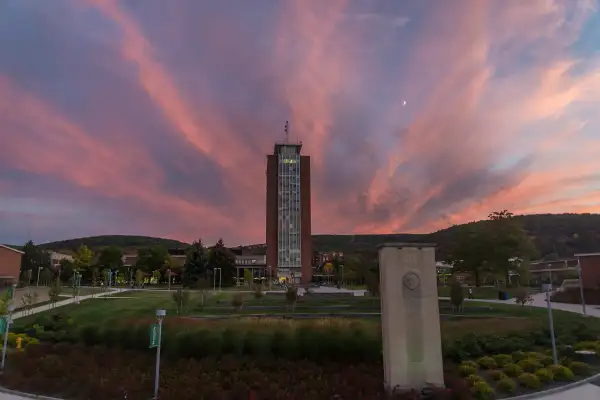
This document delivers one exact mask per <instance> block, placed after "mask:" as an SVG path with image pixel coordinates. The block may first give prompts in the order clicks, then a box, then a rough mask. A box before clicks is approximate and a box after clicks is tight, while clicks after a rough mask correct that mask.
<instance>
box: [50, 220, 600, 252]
mask: <svg viewBox="0 0 600 400" xmlns="http://www.w3.org/2000/svg"><path fill="white" fill-rule="evenodd" d="M517 218H519V219H520V220H521V222H522V224H523V227H524V228H525V230H526V231H527V232H528V233H529V235H530V236H531V237H532V238H533V240H534V242H535V244H536V246H537V248H538V250H539V252H540V255H541V256H542V257H543V258H545V259H553V258H558V257H569V256H572V255H573V254H575V253H586V252H600V214H536V215H521V216H518V217H517ZM475 223H477V222H475ZM457 227H458V226H452V227H449V228H446V229H442V230H440V231H437V232H433V233H429V234H385V235H313V247H314V250H316V251H342V252H345V253H352V252H367V253H373V252H375V249H376V248H377V245H378V244H380V243H384V242H413V243H414V242H429V243H436V244H437V246H438V258H442V257H444V255H445V253H446V252H447V250H448V247H449V245H450V243H451V240H452V236H453V235H454V233H455V232H456V229H457ZM83 244H84V245H87V246H88V247H91V248H94V249H97V248H101V247H105V246H111V245H114V246H119V247H122V248H126V249H135V248H139V247H147V246H152V245H163V246H165V247H167V248H185V247H187V246H188V245H189V244H188V243H184V242H180V241H177V240H171V239H162V238H155V237H146V236H122V235H113V236H94V237H88V238H79V239H71V240H64V241H60V242H52V243H45V244H43V245H41V247H43V248H46V249H53V250H66V249H76V248H77V247H79V246H80V245H83ZM243 248H244V250H245V251H248V252H249V253H255V254H260V253H263V254H264V245H251V246H243Z"/></svg>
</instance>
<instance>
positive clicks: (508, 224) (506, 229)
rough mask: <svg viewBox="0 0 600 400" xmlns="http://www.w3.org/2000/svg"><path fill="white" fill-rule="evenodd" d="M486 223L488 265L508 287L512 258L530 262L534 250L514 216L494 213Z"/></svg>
mask: <svg viewBox="0 0 600 400" xmlns="http://www.w3.org/2000/svg"><path fill="white" fill-rule="evenodd" d="M488 218H489V221H488V222H487V223H486V228H487V230H488V235H489V237H490V242H491V250H490V253H489V262H490V265H491V266H492V267H493V268H494V269H495V270H496V271H497V272H499V273H502V274H503V276H504V280H505V284H506V285H507V286H509V285H510V271H511V269H514V265H513V264H512V262H511V259H513V258H519V259H521V260H530V259H531V258H532V257H534V256H535V254H536V249H535V246H534V245H533V243H532V242H531V239H530V238H529V236H528V235H527V232H525V230H524V229H523V227H522V226H521V224H520V223H519V221H518V220H517V219H516V218H515V217H514V215H513V214H512V213H511V212H509V211H507V210H502V211H495V212H492V213H491V214H490V215H489V216H488Z"/></svg>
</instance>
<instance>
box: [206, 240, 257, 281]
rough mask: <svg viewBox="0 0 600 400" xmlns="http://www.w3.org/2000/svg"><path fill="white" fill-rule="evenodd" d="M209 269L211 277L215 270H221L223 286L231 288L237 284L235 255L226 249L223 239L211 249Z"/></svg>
mask: <svg viewBox="0 0 600 400" xmlns="http://www.w3.org/2000/svg"><path fill="white" fill-rule="evenodd" d="M207 268H208V270H209V271H210V275H211V276H212V273H213V271H214V270H215V268H221V279H222V282H221V285H222V286H231V285H233V284H234V283H235V280H234V278H235V277H236V267H235V254H233V253H232V252H231V250H229V249H228V248H227V247H225V243H223V239H219V240H218V241H217V243H216V244H215V245H214V246H213V247H212V248H211V249H210V251H209V253H208V267H207ZM250 283H252V282H250Z"/></svg>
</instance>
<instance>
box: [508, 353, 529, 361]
mask: <svg viewBox="0 0 600 400" xmlns="http://www.w3.org/2000/svg"><path fill="white" fill-rule="evenodd" d="M525 358H527V356H526V355H525V353H524V352H522V351H520V350H517V351H514V352H513V353H512V359H513V361H514V362H519V361H521V360H524V359H525Z"/></svg>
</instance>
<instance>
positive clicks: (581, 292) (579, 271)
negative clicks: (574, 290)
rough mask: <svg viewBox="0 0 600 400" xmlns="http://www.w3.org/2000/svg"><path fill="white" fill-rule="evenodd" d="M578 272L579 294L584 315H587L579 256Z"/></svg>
mask: <svg viewBox="0 0 600 400" xmlns="http://www.w3.org/2000/svg"><path fill="white" fill-rule="evenodd" d="M577 273H578V275H579V294H580V295H581V308H582V311H583V315H587V312H586V311H585V296H584V295H583V280H582V279H581V261H580V259H579V257H577Z"/></svg>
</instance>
